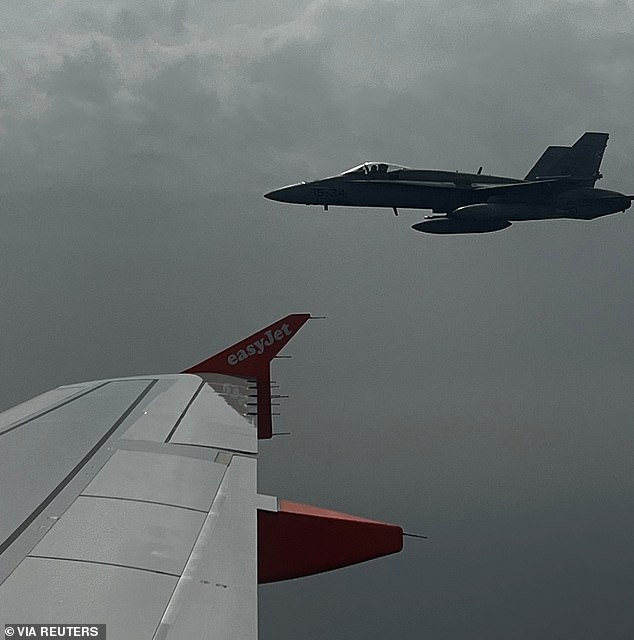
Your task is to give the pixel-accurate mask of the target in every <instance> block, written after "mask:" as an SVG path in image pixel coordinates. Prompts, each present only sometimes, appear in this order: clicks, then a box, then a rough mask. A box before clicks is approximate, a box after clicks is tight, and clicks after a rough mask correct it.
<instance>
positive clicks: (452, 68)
mask: <svg viewBox="0 0 634 640" xmlns="http://www.w3.org/2000/svg"><path fill="white" fill-rule="evenodd" d="M632 25H633V15H632V8H631V4H629V3H626V2H566V3H561V2H548V1H542V2H538V3H532V4H531V3H529V4H527V3H526V2H519V1H518V2H511V1H507V2H484V1H483V2H479V3H464V2H458V1H450V2H444V1H443V2H440V1H438V2H425V3H419V2H414V1H413V0H412V1H411V2H405V1H403V2H396V1H395V2H387V1H381V2H360V1H357V2H352V1H349V2H346V1H338V2H332V1H325V0H324V1H319V2H304V3H298V2H291V1H290V0H289V1H288V2H277V3H275V4H269V3H262V2H256V1H251V2H249V1H246V0H234V1H232V2H215V3H208V4H202V3H193V2H189V3H186V2H176V3H166V4H163V5H157V4H156V3H154V2H149V1H145V0H143V1H142V0H138V1H129V2H110V1H108V2H106V1H103V2H102V1H98V0H95V1H92V2H90V3H86V2H84V1H80V0H67V1H57V2H47V3H43V2H40V1H38V2H35V1H30V0H24V1H23V2H20V3H13V4H12V5H11V6H10V7H7V8H6V11H5V12H4V13H3V23H2V25H0V36H1V37H0V151H1V153H0V183H1V190H2V194H3V197H2V204H1V207H2V214H1V219H2V223H3V228H2V233H1V234H0V256H1V258H0V261H1V266H2V274H3V275H2V294H3V296H2V300H3V309H4V311H3V314H2V315H1V316H0V322H1V323H2V324H1V327H0V328H1V331H0V335H2V337H3V344H2V361H1V367H0V372H1V376H2V389H3V406H9V405H11V404H15V402H17V401H19V400H22V399H25V398H27V397H30V396H32V395H33V393H35V392H39V391H43V390H45V389H47V388H51V387H53V386H56V385H58V384H62V383H66V382H73V381H76V380H81V379H90V378H100V377H104V376H108V375H119V374H121V375H125V374H130V373H140V372H148V371H174V370H178V369H179V368H182V367H185V366H187V365H189V364H191V363H192V362H195V361H198V360H200V359H201V358H203V357H204V356H205V355H207V354H208V353H210V352H212V351H215V350H217V349H218V348H221V347H223V346H225V345H226V344H230V343H231V342H234V341H235V340H236V339H238V338H240V337H242V336H243V335H247V334H249V333H251V332H252V331H253V330H255V329H257V328H258V327H260V326H262V325H264V324H266V323H267V322H269V321H271V320H273V319H275V318H277V317H280V316H281V315H283V314H285V313H288V312H293V311H312V312H313V313H318V314H324V315H327V316H328V318H329V319H328V320H327V321H324V322H322V323H321V324H318V323H317V322H315V323H311V324H309V326H308V327H307V328H306V329H304V330H303V332H302V334H303V335H302V337H301V339H300V338H298V339H297V340H296V341H294V343H293V345H292V349H291V352H292V353H293V355H295V356H296V357H295V359H294V360H292V361H290V362H287V361H280V362H277V363H276V365H275V370H274V376H275V377H277V378H278V379H279V380H280V382H281V383H282V384H283V387H284V390H285V391H289V392H290V393H291V396H292V397H291V400H290V401H288V402H287V403H286V404H285V405H284V407H283V415H282V416H281V417H280V419H279V420H278V423H277V428H278V429H279V430H280V431H292V432H293V436H292V437H291V438H286V439H284V438H277V439H274V440H273V441H272V442H271V443H264V444H263V446H262V450H263V451H262V453H263V455H262V456H261V461H260V469H259V473H260V486H261V488H262V490H263V491H264V492H270V493H277V494H280V495H282V496H286V497H288V498H290V499H295V500H299V501H307V502H313V503H315V504H322V505H324V506H331V507H333V508H336V509H341V510H348V511H350V512H353V513H359V514H365V515H367V516H369V517H375V518H378V519H386V520H392V521H395V522H401V523H403V524H404V525H405V526H406V527H408V528H410V529H413V530H415V531H421V532H423V533H428V534H430V535H431V537H432V540H431V542H430V543H421V544H420V545H413V544H408V545H407V548H406V550H405V552H404V553H403V554H402V555H401V556H399V557H396V558H389V559H385V560H383V561H380V562H377V563H373V564H370V565H368V566H363V567H359V568H356V569H351V570H349V571H347V572H346V571H342V572H339V573H336V574H334V575H328V576H323V577H319V578H316V579H315V580H314V581H309V580H305V581H299V582H297V583H294V584H288V585H278V586H271V587H269V588H266V589H263V590H262V593H261V596H262V597H261V605H262V606H261V619H262V633H261V636H262V637H263V638H267V637H271V638H273V637H274V638H287V637H288V638H297V637H302V638H313V637H329V638H338V637H341V638H348V637H359V638H386V637H393V636H397V637H398V636H403V637H426V636H429V637H434V638H438V639H444V638H447V639H449V638H451V639H452V640H455V639H457V638H465V639H466V638H473V637H487V638H492V639H493V638H500V639H502V638H504V639H505V640H506V638H508V637H514V638H534V637H535V636H536V635H539V637H542V638H560V637H574V638H588V639H590V638H592V639H594V638H596V637H611V638H629V637H631V635H632V634H631V616H630V614H629V605H628V603H629V602H630V601H631V599H632V596H633V595H634V594H633V593H632V586H631V585H632V582H631V575H630V574H631V566H632V551H631V546H632V545H631V543H630V540H629V538H628V532H629V531H631V529H632V524H633V523H632V514H633V513H634V509H633V508H632V506H633V505H632V495H633V494H632V492H633V490H634V487H633V484H632V474H631V460H632V455H633V454H634V442H633V440H632V435H631V426H632V416H633V414H634V408H633V406H632V400H631V388H632V344H633V343H634V336H632V323H631V318H632V315H633V313H634V308H633V307H632V296H631V291H632V286H631V283H632V280H633V276H634V263H633V257H632V256H633V254H632V251H631V237H632V217H631V216H632V214H631V213H628V214H626V215H625V216H612V217H609V218H605V219H603V220H600V221H596V222H593V223H587V224H586V223H580V222H569V221H553V222H545V223H532V224H529V223H526V224H518V225H513V226H512V227H511V228H510V229H509V230H507V231H504V232H501V233H499V234H493V235H490V236H483V237H479V238H450V239H447V238H421V236H420V234H415V233H413V232H412V231H411V230H410V229H409V226H410V224H411V223H413V222H415V221H418V220H420V217H419V216H420V215H421V213H420V212H417V213H412V212H403V214H402V215H401V216H400V217H399V218H398V219H395V218H394V217H393V216H391V214H389V215H385V214H384V213H379V212H377V211H355V210H340V211H339V210H336V211H330V212H329V213H327V214H324V213H322V212H321V211H317V210H313V209H309V208H306V207H291V206H288V207H287V206H283V205H282V206H280V205H274V204H272V203H270V202H268V201H265V200H263V199H262V197H261V193H262V192H263V191H265V190H269V189H271V188H274V187H277V186H281V185H282V184H284V183H288V182H291V181H297V180H301V179H304V178H308V177H318V176H322V175H324V174H330V173H334V172H336V171H339V170H342V169H344V168H346V167H348V166H352V165H354V164H357V163H358V162H360V161H362V160H366V159H372V158H378V159H381V160H386V161H392V162H400V163H403V164H409V165H413V166H422V167H429V168H434V167H435V168H447V169H464V170H473V169H476V168H477V167H478V166H480V165H484V166H485V171H490V172H492V173H502V174H507V175H517V176H522V175H524V174H525V173H526V171H527V170H528V169H529V167H530V166H531V165H532V164H533V163H534V161H535V160H536V159H537V157H538V156H539V154H540V153H541V152H542V150H543V149H544V148H545V147H546V146H547V145H548V144H571V143H572V142H573V141H574V140H575V139H576V138H577V137H578V136H579V135H580V134H581V133H582V132H583V131H584V130H586V129H588V130H599V131H601V130H605V131H609V132H610V133H611V138H610V143H609V146H608V149H607V153H606V157H605V160H604V163H603V167H602V168H603V172H604V174H605V175H606V179H605V180H604V181H602V182H601V183H599V186H603V184H605V186H606V187H608V188H609V187H615V188H621V189H623V190H624V191H626V192H628V193H632V175H634V162H633V160H632V158H633V157H634V134H632V126H631V114H630V111H631V105H632V104H633V103H634V84H632V82H631V78H632V77H633V76H634V51H633V48H634V45H633V44H632V38H631V32H632ZM630 537H631V536H630Z"/></svg>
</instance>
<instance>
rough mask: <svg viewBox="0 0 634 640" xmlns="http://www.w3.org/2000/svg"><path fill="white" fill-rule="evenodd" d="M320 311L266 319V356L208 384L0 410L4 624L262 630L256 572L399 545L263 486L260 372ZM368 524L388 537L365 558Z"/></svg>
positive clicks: (210, 633) (114, 388) (147, 634)
mask: <svg viewBox="0 0 634 640" xmlns="http://www.w3.org/2000/svg"><path fill="white" fill-rule="evenodd" d="M307 318H308V316H306V315H305V314H301V315H300V314H295V315H293V316H287V318H284V319H282V320H280V321H278V323H274V325H270V326H269V327H267V328H266V329H264V330H263V331H264V336H265V337H267V336H269V338H270V339H269V340H268V341H267V342H268V344H267V345H264V343H258V348H256V349H255V351H256V352H258V353H254V354H252V355H251V350H247V349H245V350H244V357H243V354H242V353H239V351H240V349H241V348H242V347H241V346H240V345H241V344H242V343H238V345H234V347H235V348H231V349H230V350H225V352H220V354H218V355H219V356H221V357H220V358H219V359H218V358H216V360H214V359H213V358H212V359H209V360H208V361H204V362H203V363H201V365H202V369H203V370H205V369H206V371H204V377H205V380H203V378H202V377H201V376H202V375H203V372H202V371H201V375H195V374H191V373H183V374H172V375H151V376H142V377H130V378H119V379H109V380H101V381H96V382H88V383H82V384H75V385H69V386H63V387H59V388H58V389H56V390H54V391H51V392H49V393H46V394H44V395H42V396H39V397H37V398H34V399H33V400H30V401H28V402H26V403H24V404H22V405H19V406H18V407H15V408H13V409H11V410H9V411H6V412H4V413H3V414H0V483H1V486H2V492H1V493H0V513H1V514H2V517H0V624H10V623H13V624H18V623H42V624H43V623H71V622H72V623H82V624H96V623H100V624H101V623H105V624H106V626H107V637H108V638H109V640H115V639H127V640H130V639H135V640H142V639H148V640H149V639H156V640H158V639H162V640H164V639H172V638H174V639H176V638H177V639H179V640H181V639H185V640H187V639H192V640H193V639H197V638H201V637H213V638H235V639H240V640H249V639H254V638H256V637H257V584H258V581H260V582H268V581H273V580H280V579H286V578H292V577H297V576H300V575H307V574H309V573H315V572H317V571H323V570H326V569H329V568H334V567H337V566H344V565H346V564H351V563H353V562H358V561H361V560H364V559H367V558H368V557H376V556H377V555H385V554H386V553H393V552H395V551H398V550H399V549H400V545H401V541H402V537H401V534H402V531H401V529H400V528H399V527H396V526H394V525H385V524H383V523H377V522H371V521H364V520H362V519H358V518H351V519H350V520H346V518H349V517H348V516H343V515H342V514H336V513H333V512H327V511H324V510H317V509H314V508H309V507H305V506H303V505H294V504H292V503H286V502H285V501H281V500H278V499H277V498H273V497H270V496H262V495H259V494H258V493H257V478H256V457H255V455H256V454H257V450H258V446H257V445H258V432H257V430H256V428H255V426H254V420H253V418H255V416H251V415H250V414H257V413H258V412H263V414H266V413H267V411H270V404H271V403H270V397H269V399H268V404H267V403H266V399H265V400H264V403H265V404H264V406H263V407H262V406H258V407H257V409H258V410H257V411H251V410H250V408H251V405H252V404H253V403H252V402H251V396H253V395H256V396H257V393H255V394H254V393H253V391H254V390H255V391H257V386H258V385H257V375H258V371H256V369H258V368H259V371H260V372H261V375H264V376H265V377H266V378H267V380H268V363H269V361H270V359H271V358H272V357H273V355H274V353H277V351H279V349H280V348H282V347H283V346H284V344H285V343H286V342H287V341H288V340H289V339H290V338H291V337H292V335H294V331H293V332H290V330H288V331H287V333H285V332H284V331H282V333H276V331H277V328H279V326H281V325H280V323H282V324H284V323H286V324H287V326H288V327H290V324H289V323H292V322H293V321H294V320H295V321H297V322H300V321H301V320H304V321H305V319H307ZM301 324H303V322H302V323H301ZM300 326H301V325H300ZM267 331H269V332H270V333H266V332H267ZM254 335H259V334H254ZM276 336H277V338H278V339H277V340H276ZM258 339H259V338H258ZM247 344H252V343H250V342H249V343H247ZM226 352H228V354H227V353H226ZM234 353H237V354H238V355H239V356H240V357H241V358H242V360H240V362H241V363H242V364H243V365H244V366H246V365H245V364H244V361H246V360H247V359H248V358H247V357H246V356H247V355H248V357H253V360H251V362H250V363H249V367H251V369H253V371H249V372H246V373H248V375H249V377H247V376H246V375H245V376H244V377H243V376H242V375H240V373H241V372H240V371H239V370H238V371H236V375H235V376H229V375H227V374H226V373H224V372H217V370H218V369H222V368H223V366H224V365H223V362H224V363H226V361H227V357H228V356H231V355H232V354H234ZM238 355H236V358H238ZM237 362H238V360H237V359H236V362H234V359H233V358H229V366H230V367H234V366H235V365H236V364H237ZM205 363H207V365H206V366H205ZM201 365H198V366H201ZM265 365H266V366H265ZM247 368H248V367H247ZM265 370H266V371H265ZM252 374H255V377H250V376H251V375H252ZM267 384H268V382H267ZM269 394H270V388H269ZM315 527H320V529H319V531H320V536H321V537H320V540H321V541H322V542H319V543H318V544H317V546H316V548H313V547H315V545H314V543H312V539H313V537H314V536H313V535H312V534H313V532H314V531H315V530H316V529H315ZM342 527H343V528H342ZM351 527H352V528H351ZM366 531H368V532H369V533H368V535H369V536H370V539H373V540H374V541H375V542H374V545H372V544H371V545H370V548H369V549H366V550H365V551H364V552H363V553H362V554H361V555H359V549H357V548H356V547H355V545H354V544H353V541H354V540H358V536H359V535H364V533H365V532H366ZM306 541H308V543H309V544H308V547H309V548H308V549H307V550H306V551H305V552H304V551H303V550H302V545H303V544H305V543H306ZM322 543H323V544H324V545H325V547H324V548H320V544H322ZM346 544H347V545H350V549H348V550H346V549H345V545H346ZM328 546H329V547H330V549H329V548H328ZM258 553H259V556H260V557H259V558H258ZM293 553H296V554H298V557H295V556H294V555H293ZM311 554H313V556H315V557H314V558H312V557H311ZM342 554H343V555H342ZM355 554H356V555H355ZM324 560H325V562H324Z"/></svg>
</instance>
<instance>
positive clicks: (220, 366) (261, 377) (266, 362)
mask: <svg viewBox="0 0 634 640" xmlns="http://www.w3.org/2000/svg"><path fill="white" fill-rule="evenodd" d="M309 319H310V314H309V313H293V314H291V315H289V316H286V317H285V318H282V319H281V320H278V321H277V322H274V323H273V324H270V325H269V326H268V327H265V328H264V329H262V330H260V331H258V332H257V333H254V334H253V335H250V336H249V337H248V338H245V339H244V340H241V341H240V342H237V343H236V344H234V345H233V346H231V347H229V348H227V349H225V350H224V351H221V352H220V353H217V354H216V355H214V356H211V357H210V358H207V360H203V361H202V362H199V363H198V364H195V365H194V366H193V367H190V368H189V369H186V370H185V371H183V373H222V374H225V375H228V376H236V377H238V378H255V380H256V384H257V395H258V411H257V413H258V438H261V439H262V438H270V437H271V436H272V435H273V420H272V417H271V374H270V363H271V360H272V359H273V358H274V357H275V356H276V355H277V354H278V353H279V352H280V351H281V350H282V349H283V348H284V346H285V345H286V343H287V342H288V341H289V340H290V339H291V338H292V337H293V336H294V335H295V334H296V333H297V331H298V330H299V329H300V328H301V327H302V325H303V324H304V323H305V322H306V321H307V320H309Z"/></svg>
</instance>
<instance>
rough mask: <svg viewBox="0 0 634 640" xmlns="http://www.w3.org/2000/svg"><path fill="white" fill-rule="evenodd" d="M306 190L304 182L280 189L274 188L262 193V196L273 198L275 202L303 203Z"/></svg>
mask: <svg viewBox="0 0 634 640" xmlns="http://www.w3.org/2000/svg"><path fill="white" fill-rule="evenodd" d="M306 196H307V191H306V183H304V182H301V183H300V184H292V185H290V186H288V187H282V188H281V189H275V190H274V191H269V192H268V193H265V194H264V197H265V198H267V199H268V200H275V201H276V202H291V203H299V204H305V203H306V202H307V200H306Z"/></svg>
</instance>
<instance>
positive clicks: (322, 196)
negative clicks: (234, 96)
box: [264, 132, 634, 234]
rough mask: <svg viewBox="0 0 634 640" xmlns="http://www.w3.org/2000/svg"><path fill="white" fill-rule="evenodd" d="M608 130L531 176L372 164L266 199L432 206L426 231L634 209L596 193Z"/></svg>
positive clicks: (550, 155)
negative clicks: (509, 176)
mask: <svg viewBox="0 0 634 640" xmlns="http://www.w3.org/2000/svg"><path fill="white" fill-rule="evenodd" d="M607 142H608V134H607V133H597V132H586V133H584V134H583V135H582V136H581V137H580V138H579V139H578V140H577V142H575V143H574V144H573V145H572V146H571V147H565V146H550V147H548V148H547V149H546V151H544V153H543V154H542V155H541V157H540V158H539V160H538V161H537V162H536V163H535V165H534V166H533V168H532V169H531V170H530V171H529V172H528V173H527V174H526V176H525V177H524V178H523V179H519V178H506V177H502V176H492V175H485V174H483V173H482V167H481V168H480V169H479V170H478V172H477V173H461V172H458V171H436V170H429V169H409V168H407V167H402V166H398V165H392V164H387V163H384V162H366V163H364V164H361V165H359V166H356V167H353V168H352V169H348V170H347V171H344V172H343V173H341V174H339V175H336V176H333V177H330V178H324V179H322V180H313V181H311V182H300V183H298V184H293V185H290V186H287V187H283V188H281V189H276V190H275V191H271V192H269V193H267V194H265V196H264V197H265V198H268V199H269V200H276V201H278V202H287V203H293V204H307V205H319V206H323V207H324V209H326V210H328V207H329V206H348V207H388V208H390V209H392V210H393V211H394V213H395V214H397V215H398V210H399V209H400V208H403V209H430V210H431V211H432V215H430V216H426V217H425V219H424V220H423V221H422V222H419V223H417V224H415V225H413V227H412V228H413V229H416V230H417V231H423V232H426V233H436V234H450V233H485V232H489V231H499V230H501V229H505V228H507V227H509V226H511V223H512V222H517V221H523V220H549V219H554V218H573V219H578V220H593V219H595V218H600V217H602V216H606V215H609V214H612V213H617V212H619V211H625V210H627V209H629V208H630V206H631V204H632V200H633V199H634V196H630V195H625V194H623V193H619V192H617V191H609V190H607V189H597V188H595V186H594V185H595V183H596V181H597V180H599V179H600V178H602V177H603V176H602V175H601V173H600V172H599V167H600V165H601V160H602V159H603V153H604V151H605V147H606V145H607Z"/></svg>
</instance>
